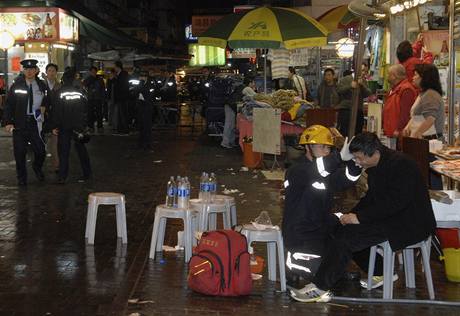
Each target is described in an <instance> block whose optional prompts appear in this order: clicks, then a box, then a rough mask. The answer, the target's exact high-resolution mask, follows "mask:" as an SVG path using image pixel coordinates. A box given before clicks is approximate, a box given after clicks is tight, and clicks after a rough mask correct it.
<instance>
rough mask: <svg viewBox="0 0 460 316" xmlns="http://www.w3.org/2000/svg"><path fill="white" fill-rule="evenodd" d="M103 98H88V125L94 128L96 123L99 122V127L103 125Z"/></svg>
mask: <svg viewBox="0 0 460 316" xmlns="http://www.w3.org/2000/svg"><path fill="white" fill-rule="evenodd" d="M102 118H103V116H102V100H95V99H91V100H88V126H89V127H90V128H94V123H95V122H97V127H98V128H101V127H102Z"/></svg>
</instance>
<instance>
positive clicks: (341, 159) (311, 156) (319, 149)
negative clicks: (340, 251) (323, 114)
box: [282, 125, 361, 281]
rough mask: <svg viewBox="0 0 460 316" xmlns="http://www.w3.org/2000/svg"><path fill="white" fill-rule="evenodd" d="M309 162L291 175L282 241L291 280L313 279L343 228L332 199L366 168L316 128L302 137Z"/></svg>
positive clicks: (326, 131) (325, 130)
mask: <svg viewBox="0 0 460 316" xmlns="http://www.w3.org/2000/svg"><path fill="white" fill-rule="evenodd" d="M299 144H300V145H303V146H305V160H304V161H303V162H301V163H299V164H296V165H294V166H293V167H291V168H289V169H288V171H287V172H286V179H285V182H284V187H285V190H286V198H285V208H284V215H283V224H282V225H283V226H282V227H283V229H282V231H283V238H284V245H285V249H286V250H287V254H286V267H287V276H288V280H289V279H290V280H291V281H292V280H293V279H295V276H302V277H304V278H307V279H308V278H310V277H313V275H314V274H315V273H316V270H317V269H318V266H319V264H320V262H321V255H322V254H323V253H324V252H325V247H326V245H327V240H328V238H330V237H331V235H332V234H333V232H334V230H335V229H336V228H337V225H338V224H339V219H338V216H336V215H335V214H334V213H332V207H333V205H332V203H333V195H334V193H335V192H338V191H342V190H345V189H347V188H348V187H351V186H353V185H354V184H355V183H356V181H357V180H358V178H359V176H360V174H361V168H360V167H358V166H356V164H355V163H354V161H352V160H351V155H348V156H346V155H345V152H346V151H347V150H348V146H347V145H348V143H347V141H345V145H344V148H343V149H342V151H341V152H340V153H339V152H338V151H337V150H336V149H335V148H334V143H333V138H332V134H331V132H330V130H329V129H328V128H326V127H324V126H321V125H312V126H310V127H309V128H307V129H306V130H305V131H304V132H303V134H302V135H301V137H300V140H299Z"/></svg>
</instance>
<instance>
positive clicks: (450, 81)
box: [447, 0, 456, 145]
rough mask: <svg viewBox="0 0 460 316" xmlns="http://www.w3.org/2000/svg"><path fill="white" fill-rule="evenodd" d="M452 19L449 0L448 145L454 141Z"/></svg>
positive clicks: (453, 42)
mask: <svg viewBox="0 0 460 316" xmlns="http://www.w3.org/2000/svg"><path fill="white" fill-rule="evenodd" d="M454 21H455V0H450V7H449V74H448V75H449V76H448V88H447V100H448V102H449V104H448V113H449V121H448V125H447V126H448V127H447V142H448V144H449V145H454V143H455V135H454V130H455V72H456V69H455V40H454Z"/></svg>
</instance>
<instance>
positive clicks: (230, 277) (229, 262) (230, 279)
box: [216, 230, 232, 288]
mask: <svg viewBox="0 0 460 316" xmlns="http://www.w3.org/2000/svg"><path fill="white" fill-rule="evenodd" d="M216 233H219V234H221V235H224V236H225V238H226V239H227V249H228V285H227V286H228V288H230V282H231V281H232V269H231V266H232V246H231V243H230V238H229V237H228V236H227V234H226V233H225V232H223V231H221V230H216Z"/></svg>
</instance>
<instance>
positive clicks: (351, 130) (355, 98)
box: [348, 17, 367, 139]
mask: <svg viewBox="0 0 460 316" xmlns="http://www.w3.org/2000/svg"><path fill="white" fill-rule="evenodd" d="M366 25H367V18H366V17H361V19H360V22H359V43H358V53H357V56H356V65H355V80H357V79H359V78H360V77H361V64H362V63H363V55H364V35H365V32H366ZM352 92H353V94H352V99H351V100H352V103H351V115H350V125H349V126H348V138H349V139H351V138H352V137H353V136H355V133H356V121H357V118H358V107H359V95H360V92H361V89H359V86H358V88H357V89H353V91H352Z"/></svg>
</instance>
